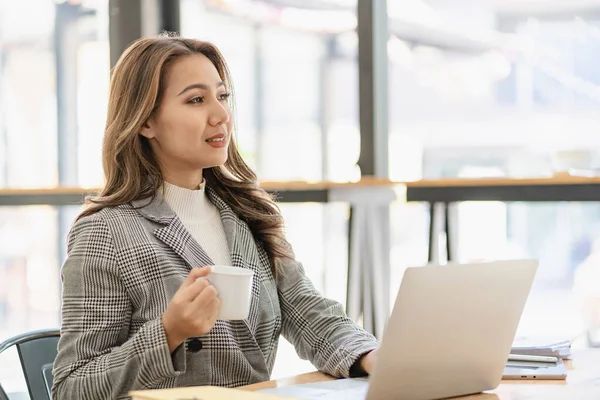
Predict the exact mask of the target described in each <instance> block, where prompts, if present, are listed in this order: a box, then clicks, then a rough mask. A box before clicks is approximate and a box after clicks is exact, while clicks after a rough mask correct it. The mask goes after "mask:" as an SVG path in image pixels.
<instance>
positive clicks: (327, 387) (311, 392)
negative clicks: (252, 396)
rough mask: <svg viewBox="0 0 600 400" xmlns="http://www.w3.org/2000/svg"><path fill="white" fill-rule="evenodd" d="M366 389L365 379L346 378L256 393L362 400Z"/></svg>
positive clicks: (335, 399)
mask: <svg viewBox="0 0 600 400" xmlns="http://www.w3.org/2000/svg"><path fill="white" fill-rule="evenodd" d="M368 388H369V381H368V380H367V379H366V378H348V379H337V380H333V381H327V382H315V383H305V384H302V385H292V386H284V387H280V388H274V389H263V390H259V391H258V392H262V393H270V394H276V395H279V396H287V397H294V398H297V399H305V400H313V399H320V400H364V399H365V398H366V397H367V389H368Z"/></svg>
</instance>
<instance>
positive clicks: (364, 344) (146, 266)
mask: <svg viewBox="0 0 600 400" xmlns="http://www.w3.org/2000/svg"><path fill="white" fill-rule="evenodd" d="M231 90H232V86H231V79H230V76H229V73H228V70H227V66H226V64H225V61H224V59H223V57H222V55H221V54H220V52H219V51H218V49H217V48H215V47H214V46H213V45H212V44H210V43H206V42H201V41H197V40H190V39H183V38H179V37H167V36H164V37H157V38H145V39H140V40H138V41H137V42H135V43H133V44H132V45H131V46H130V47H129V48H128V49H127V50H126V51H125V52H124V54H123V55H122V56H121V59H120V60H119V61H118V63H117V65H116V67H115V69H114V71H113V75H112V79H111V87H110V100H109V108H108V116H107V123H106V131H105V136H104V144H103V149H102V156H103V168H104V173H105V187H104V189H103V190H102V192H101V193H100V194H99V196H97V197H95V198H91V199H89V202H88V207H87V208H86V209H85V211H84V212H83V213H82V214H81V215H80V216H79V218H78V219H77V221H76V222H75V224H74V225H73V227H72V230H71V232H70V235H69V243H68V257H67V260H66V262H65V264H64V266H63V268H62V279H63V306H62V318H63V320H62V329H61V338H60V342H59V345H58V356H57V358H56V361H55V363H54V385H53V388H52V393H53V398H54V399H62V398H68V399H99V398H125V397H127V393H128V391H130V390H133V389H143V388H166V387H177V386H191V385H219V386H229V387H235V386H241V385H246V384H251V383H255V382H260V381H264V380H268V379H269V376H270V373H271V371H272V368H273V363H274V361H275V354H276V350H277V343H278V338H279V335H280V333H281V334H283V335H284V337H286V338H287V339H288V340H289V341H290V342H291V343H292V344H293V345H294V347H295V348H296V350H297V352H298V354H299V355H300V356H301V357H302V358H305V359H309V360H310V361H311V362H312V363H313V364H314V365H315V366H316V367H317V368H318V369H319V370H321V371H324V372H326V373H329V374H331V375H334V376H349V375H354V374H357V375H359V374H367V373H369V372H370V371H371V369H372V366H373V361H374V358H375V352H374V351H373V350H374V349H376V348H377V347H378V343H377V341H376V340H375V338H374V337H373V336H371V335H370V334H368V333H367V332H365V331H364V330H362V329H361V328H360V327H358V326H357V325H355V324H354V323H353V322H352V321H351V320H349V319H348V318H347V317H346V316H345V315H344V312H343V309H342V307H341V305H340V304H338V303H336V302H333V301H330V300H328V299H325V298H323V297H321V296H320V295H319V294H318V293H317V291H316V290H315V289H314V287H313V285H312V284H311V282H310V281H309V280H308V278H307V277H306V276H305V274H304V271H303V268H302V266H301V265H300V264H299V263H298V262H296V261H294V255H293V253H292V250H291V247H290V246H289V244H288V243H287V242H286V240H285V238H284V234H283V221H282V217H281V214H280V213H279V211H278V208H277V206H276V205H275V203H274V202H273V201H272V200H271V199H270V197H269V196H268V195H267V194H266V192H265V191H263V190H262V189H261V188H260V187H259V186H258V183H257V179H256V176H255V175H254V173H253V172H252V171H251V170H250V169H249V168H248V166H247V165H246V164H245V163H244V161H243V160H242V158H241V157H240V155H239V153H238V150H237V148H236V144H235V141H234V140H233V135H232V133H233V125H234V124H233V120H232V109H231V104H233V100H232V98H231V97H230V91H231ZM216 264H225V265H227V264H229V265H234V266H237V267H241V268H248V269H251V270H253V271H254V274H255V276H254V283H253V288H252V295H253V298H252V305H251V310H250V315H249V317H248V318H247V319H246V320H243V321H222V320H217V315H218V313H219V299H218V294H217V293H216V290H215V289H214V287H212V286H211V285H210V284H209V283H208V281H207V280H205V279H197V278H199V277H202V276H205V275H207V274H208V272H210V267H204V266H210V265H216ZM196 267H204V268H196Z"/></svg>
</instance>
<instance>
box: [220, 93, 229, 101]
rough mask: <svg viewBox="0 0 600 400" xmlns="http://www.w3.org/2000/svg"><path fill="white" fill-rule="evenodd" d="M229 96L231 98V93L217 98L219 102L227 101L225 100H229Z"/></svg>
mask: <svg viewBox="0 0 600 400" xmlns="http://www.w3.org/2000/svg"><path fill="white" fill-rule="evenodd" d="M230 96H231V93H229V92H227V93H222V94H221V95H220V96H219V98H220V99H221V100H227V99H229V97H230Z"/></svg>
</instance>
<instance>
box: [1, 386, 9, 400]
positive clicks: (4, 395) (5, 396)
mask: <svg viewBox="0 0 600 400" xmlns="http://www.w3.org/2000/svg"><path fill="white" fill-rule="evenodd" d="M0 400H9V399H8V395H7V394H6V392H5V391H4V389H3V388H2V385H0Z"/></svg>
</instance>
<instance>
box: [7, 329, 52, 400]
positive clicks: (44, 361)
mask: <svg viewBox="0 0 600 400" xmlns="http://www.w3.org/2000/svg"><path fill="white" fill-rule="evenodd" d="M59 337H60V331H59V330H57V329H56V330H40V331H33V332H28V333H25V334H22V335H19V336H15V337H13V338H11V339H8V340H6V341H5V342H3V343H0V353H2V352H3V351H4V350H6V349H8V348H10V347H12V346H15V347H16V349H17V352H18V354H19V359H20V360H21V368H22V369H23V375H24V376H25V382H26V383H27V390H28V391H29V396H30V398H31V400H50V391H51V389H52V365H53V363H54V359H55V358H56V353H57V346H58V339H59Z"/></svg>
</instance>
